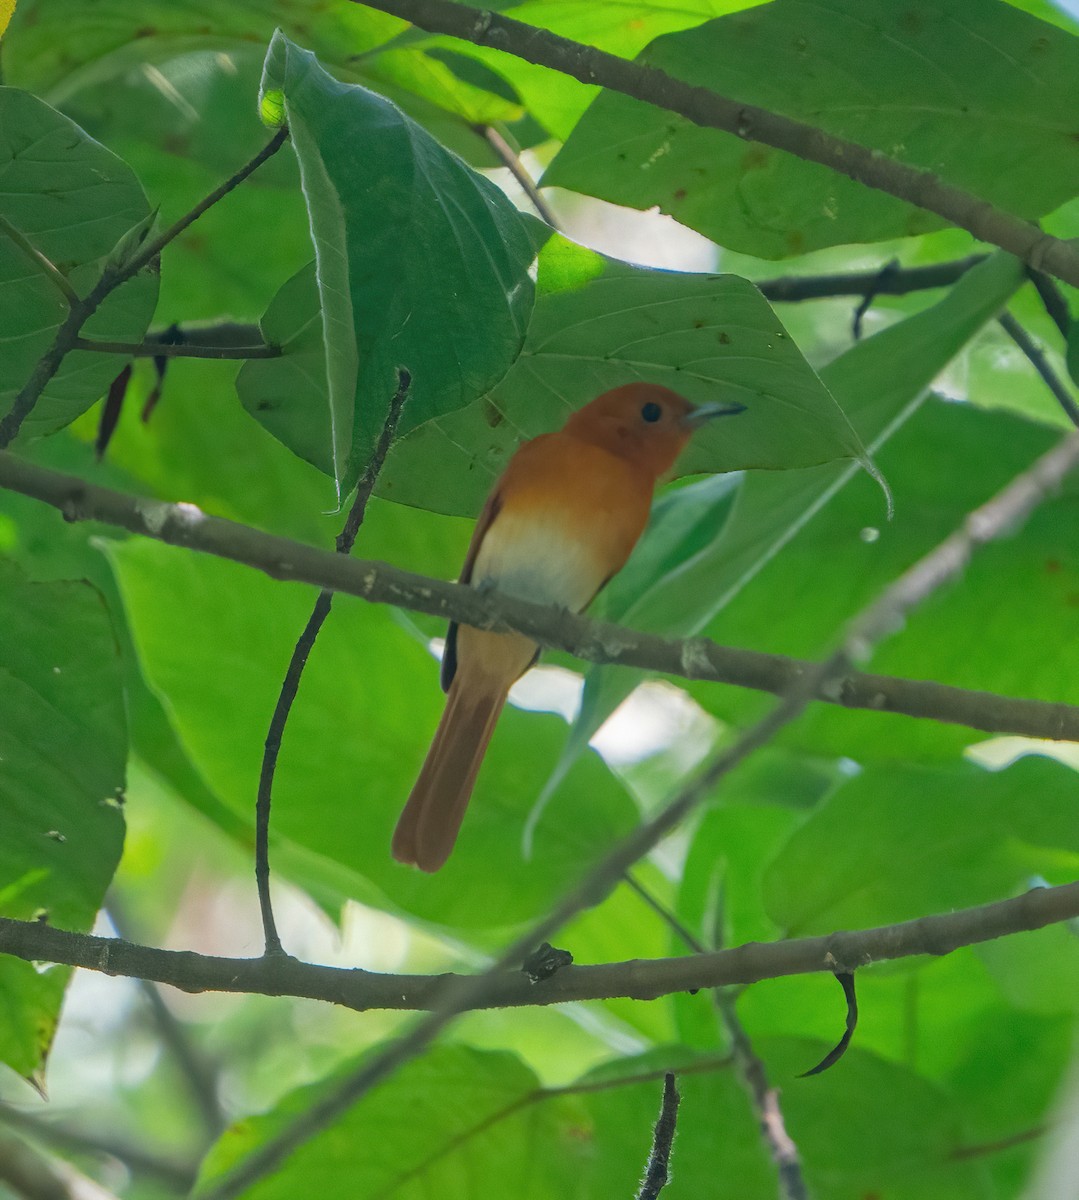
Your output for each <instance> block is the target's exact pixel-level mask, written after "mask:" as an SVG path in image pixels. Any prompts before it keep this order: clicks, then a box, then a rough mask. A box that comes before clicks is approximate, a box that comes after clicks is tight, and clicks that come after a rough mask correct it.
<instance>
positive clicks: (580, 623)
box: [0, 453, 1079, 741]
mask: <svg viewBox="0 0 1079 1200" xmlns="http://www.w3.org/2000/svg"><path fill="white" fill-rule="evenodd" d="M0 487H4V488H8V489H9V490H11V491H15V492H20V493H21V494H23V495H26V496H31V497H33V498H35V499H37V500H40V501H42V502H43V503H45V504H50V505H52V506H53V507H54V508H56V509H58V510H59V511H60V512H61V513H62V514H63V516H64V519H65V520H68V521H82V520H94V521H102V522H104V523H106V524H109V525H115V526H117V527H119V528H121V529H127V530H129V531H130V532H131V533H136V534H141V535H143V536H146V537H153V538H156V539H158V540H159V541H163V542H166V543H168V544H169V545H174V546H184V547H187V548H189V549H193V550H198V551H201V552H203V553H206V554H214V555H217V556H218V557H221V558H227V559H231V560H232V561H234V562H240V563H245V564H246V565H247V566H250V567H254V568H256V569H258V570H260V571H264V572H265V573H266V574H267V575H270V576H271V577H273V578H274V579H289V580H297V581H301V582H304V583H310V584H314V585H315V586H316V587H319V588H326V589H329V590H331V591H337V592H346V593H348V594H350V595H353V596H358V597H359V598H360V599H363V600H368V601H371V602H373V603H379V604H395V605H398V606H399V607H402V608H408V609H412V610H414V611H416V612H424V613H429V614H431V615H433V616H437V617H441V618H443V619H445V620H454V621H459V622H462V623H463V624H466V625H473V626H475V627H476V628H480V629H494V630H516V631H519V632H521V633H526V634H528V636H529V637H532V638H534V639H535V640H536V641H538V642H540V643H541V644H542V645H544V646H549V647H553V648H555V649H559V650H564V651H566V652H567V653H569V654H573V655H575V656H576V657H578V658H582V659H585V660H587V661H589V662H603V663H612V664H621V665H622V666H631V667H642V668H644V669H645V670H650V671H658V672H661V673H663V674H666V675H674V676H678V677H681V678H683V679H698V680H706V681H712V682H717V683H727V684H731V685H733V686H735V687H744V688H751V689H754V690H757V691H764V692H771V693H773V694H774V695H781V694H782V693H784V692H785V691H787V690H789V689H790V688H791V687H793V686H795V685H796V684H797V683H798V682H799V681H800V680H802V679H804V678H805V676H806V674H807V672H808V671H809V670H810V664H809V663H807V662H804V661H801V660H798V659H793V658H787V657H785V656H783V655H775V654H763V653H761V652H759V651H754V650H742V649H736V648H731V647H724V646H719V645H717V644H716V643H715V642H712V641H710V640H708V639H707V638H700V637H698V638H688V639H686V640H684V641H671V640H667V639H665V638H661V637H657V636H656V635H654V634H646V633H638V632H636V631H633V630H629V629H624V628H622V627H620V626H617V625H610V624H607V623H605V622H601V621H593V620H589V619H588V618H587V617H582V616H577V615H576V614H572V613H567V612H564V611H558V610H553V609H548V608H543V607H541V606H539V605H535V604H530V603H528V602H527V601H525V600H518V599H516V598H514V597H508V596H500V595H498V594H496V593H480V592H479V591H477V590H476V589H474V588H469V587H463V586H461V585H459V584H455V583H446V582H444V581H442V580H436V579H428V578H427V577H425V576H422V575H415V574H412V573H411V572H408V571H402V570H399V569H397V568H396V567H391V566H388V565H387V564H385V563H380V562H373V561H364V560H361V559H350V558H344V557H342V556H337V555H334V554H330V553H328V552H327V551H324V550H318V549H315V548H314V547H311V546H307V545H304V544H303V543H302V542H296V541H292V540H290V539H288V538H281V537H275V536H274V535H272V534H268V533H263V532H262V531H261V530H256V529H252V528H250V527H249V526H246V525H240V524H238V523H237V522H234V521H228V520H225V519H223V518H221V517H211V516H207V515H206V514H205V513H203V512H201V511H200V510H199V509H197V508H195V507H194V506H193V505H190V504H168V503H165V502H163V501H158V500H149V499H145V498H141V497H136V496H129V495H126V494H124V493H123V492H117V491H113V490H112V489H110V488H104V487H100V486H98V485H96V484H91V483H86V482H85V481H83V480H81V479H78V478H77V477H75V476H72V475H65V474H62V473H61V472H59V471H53V470H50V469H48V468H46V467H41V466H37V465H35V464H32V463H29V462H24V461H23V460H22V459H19V458H16V457H14V456H13V455H10V454H4V453H0ZM816 699H817V700H818V701H821V702H824V703H828V704H838V705H841V706H843V707H845V708H861V709H869V710H871V711H874V712H887V713H899V714H904V715H906V716H910V717H918V718H922V719H929V720H934V721H945V722H949V723H952V724H958V725H966V726H969V727H970V728H972V729H980V730H982V731H984V732H986V733H1012V734H1019V735H1022V736H1025V737H1039V738H1047V739H1052V740H1056V741H1079V707H1076V706H1073V705H1069V704H1058V703H1053V702H1050V701H1045V700H1027V699H1021V698H1017V697H1007V696H998V695H995V694H994V693H991V692H979V691H972V690H969V689H966V688H957V687H950V686H948V685H945V684H940V683H932V682H927V681H920V680H910V679H899V678H895V677H894V676H887V675H873V674H863V673H859V672H853V671H850V672H846V673H844V674H842V675H841V676H840V677H837V678H836V679H835V680H834V681H833V682H832V683H831V684H829V686H828V687H827V688H826V689H824V690H822V691H818V694H817V696H816Z"/></svg>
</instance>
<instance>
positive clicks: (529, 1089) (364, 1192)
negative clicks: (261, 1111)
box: [194, 1046, 589, 1200]
mask: <svg viewBox="0 0 1079 1200" xmlns="http://www.w3.org/2000/svg"><path fill="white" fill-rule="evenodd" d="M359 1066H360V1063H358V1062H353V1063H350V1064H349V1065H348V1066H346V1067H344V1068H342V1069H340V1070H339V1071H337V1072H335V1073H334V1075H333V1076H332V1077H331V1078H329V1079H326V1080H323V1081H321V1082H320V1083H317V1084H313V1085H311V1086H309V1087H306V1088H300V1089H298V1090H297V1091H295V1092H292V1093H290V1094H289V1095H287V1096H286V1097H285V1098H284V1099H283V1100H282V1101H280V1103H279V1104H278V1105H277V1106H276V1107H275V1108H274V1109H273V1110H272V1111H271V1112H269V1113H267V1114H265V1115H263V1116H258V1117H253V1118H247V1119H245V1120H244V1121H242V1122H240V1123H238V1124H236V1125H234V1126H233V1127H232V1129H230V1130H228V1131H227V1132H226V1133H225V1134H224V1135H223V1136H222V1138H221V1139H220V1141H219V1142H218V1143H217V1145H216V1146H215V1147H214V1149H213V1150H212V1151H211V1152H210V1156H209V1157H208V1159H207V1160H206V1162H205V1163H204V1164H203V1168H202V1171H201V1174H200V1176H199V1181H198V1185H197V1186H196V1189H195V1193H194V1194H195V1196H199V1195H200V1194H202V1193H204V1192H206V1191H207V1190H209V1189H212V1188H213V1186H214V1184H215V1183H216V1182H218V1181H219V1180H220V1179H221V1178H222V1176H223V1175H225V1174H226V1173H227V1172H228V1171H229V1169H230V1168H232V1167H234V1166H235V1165H236V1164H237V1163H239V1162H242V1161H243V1159H244V1158H245V1157H246V1156H247V1155H248V1154H250V1153H252V1152H253V1151H254V1150H256V1149H258V1148H259V1147H260V1146H261V1145H263V1144H264V1143H265V1142H266V1141H267V1140H269V1139H270V1138H271V1137H272V1136H273V1135H274V1134H275V1133H278V1132H280V1131H281V1130H282V1129H284V1128H285V1127H287V1125H288V1124H289V1123H290V1122H291V1121H293V1120H295V1119H296V1118H299V1117H302V1116H303V1115H304V1114H305V1113H306V1112H307V1111H308V1109H309V1108H310V1107H311V1106H312V1105H313V1104H315V1103H316V1102H317V1101H318V1100H319V1099H320V1098H321V1097H322V1096H323V1095H324V1094H326V1093H327V1092H328V1091H330V1090H332V1088H333V1086H334V1084H336V1083H339V1082H340V1081H342V1080H344V1079H345V1078H347V1077H348V1076H349V1075H350V1074H354V1073H355V1072H356V1070H357V1069H358V1068H359ZM579 1120H580V1115H579V1111H578V1106H577V1105H576V1104H575V1103H573V1102H572V1101H571V1100H568V1099H566V1098H558V1097H548V1096H545V1095H544V1093H543V1092H542V1090H541V1089H540V1087H539V1083H538V1080H537V1079H536V1077H535V1075H534V1074H533V1073H532V1071H531V1070H529V1069H528V1067H526V1066H525V1065H524V1063H522V1062H521V1061H520V1060H519V1059H517V1058H516V1057H515V1056H514V1055H512V1054H509V1053H506V1052H493V1051H482V1050H474V1049H471V1048H469V1047H466V1046H439V1047H436V1048H435V1049H433V1050H431V1051H429V1052H428V1053H427V1054H426V1055H424V1057H423V1058H421V1059H417V1060H415V1061H412V1062H409V1063H406V1064H405V1066H403V1067H402V1068H400V1069H399V1070H397V1071H396V1072H394V1074H393V1075H392V1077H391V1078H389V1079H387V1080H386V1081H384V1082H383V1083H382V1084H380V1086H379V1087H378V1088H377V1089H375V1090H374V1091H372V1092H371V1093H370V1094H368V1095H367V1096H365V1097H364V1098H363V1099H362V1100H361V1101H360V1102H359V1103H358V1104H355V1105H353V1106H352V1107H351V1108H349V1109H348V1110H347V1111H346V1112H345V1113H344V1114H343V1115H342V1116H341V1117H340V1118H339V1119H338V1120H337V1121H336V1122H334V1123H333V1124H332V1125H330V1126H329V1127H328V1128H327V1129H325V1130H323V1131H322V1132H320V1133H319V1134H318V1135H317V1136H316V1137H313V1138H311V1139H310V1140H308V1141H306V1142H304V1143H303V1144H302V1145H301V1146H299V1148H298V1149H296V1150H295V1151H294V1152H293V1153H292V1154H291V1155H290V1156H289V1158H288V1160H287V1162H286V1163H285V1164H284V1165H283V1166H282V1167H280V1168H279V1169H277V1170H276V1171H274V1172H273V1174H272V1175H270V1176H268V1177H265V1178H263V1179H261V1180H260V1181H258V1182H257V1183H256V1184H254V1185H253V1186H252V1187H251V1188H249V1189H247V1191H246V1192H245V1195H249V1196H251V1197H252V1200H275V1198H276V1197H293V1196H295V1195H296V1194H297V1193H298V1192H299V1193H304V1194H317V1195H319V1196H323V1197H325V1200H335V1198H336V1197H340V1198H341V1200H346V1198H347V1197H356V1196H370V1197H374V1196H383V1195H386V1196H388V1195H390V1194H392V1195H393V1196H394V1197H395V1200H397V1198H399V1200H422V1198H424V1197H429V1196H433V1195H437V1196H440V1197H444V1198H445V1200H465V1198H466V1197H472V1196H475V1194H476V1193H475V1190H474V1188H475V1182H476V1181H477V1180H492V1179H497V1180H498V1188H499V1190H500V1191H501V1190H502V1189H505V1194H506V1195H514V1196H521V1197H530V1198H533V1200H544V1198H547V1197H550V1198H551V1200H555V1198H556V1197H559V1196H566V1195H569V1194H571V1193H572V1192H573V1189H574V1180H575V1178H576V1175H577V1172H579V1171H580V1170H581V1169H582V1168H583V1167H584V1166H585V1164H586V1163H587V1160H588V1158H589V1146H588V1143H587V1140H586V1139H584V1138H582V1137H581V1136H580V1130H579ZM537 1147H542V1152H541V1153H539V1154H537V1153H536V1148H537Z"/></svg>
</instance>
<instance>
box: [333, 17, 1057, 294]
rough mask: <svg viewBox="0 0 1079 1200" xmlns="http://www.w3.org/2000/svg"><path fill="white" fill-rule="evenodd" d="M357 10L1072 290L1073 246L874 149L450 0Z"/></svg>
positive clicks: (508, 18) (592, 48) (653, 69)
mask: <svg viewBox="0 0 1079 1200" xmlns="http://www.w3.org/2000/svg"><path fill="white" fill-rule="evenodd" d="M354 2H355V3H360V2H361V0H354ZM362 3H364V4H365V5H366V7H368V8H375V9H378V10H379V11H381V12H387V13H390V14H392V15H393V16H395V17H400V18H402V19H403V20H405V21H410V22H412V24H413V25H417V26H419V27H420V28H421V29H426V30H428V31H429V32H430V33H445V34H449V35H450V36H451V37H457V38H461V39H463V40H464V41H469V42H474V43H475V44H476V45H478V46H489V47H490V48H491V49H494V50H503V51H506V52H507V53H509V54H512V55H514V56H516V57H517V58H522V59H524V60H525V62H530V63H534V64H536V65H537V66H541V67H550V68H551V69H552V70H555V71H559V72H561V73H562V74H563V75H570V76H572V77H573V78H574V79H578V80H580V82H581V83H586V84H591V85H597V84H598V85H599V86H600V87H605V88H610V89H611V90H612V91H616V92H622V93H624V94H625V95H627V96H632V97H634V98H635V99H637V100H644V101H646V102H647V103H649V104H654V105H656V106H658V107H659V108H665V109H668V110H669V111H671V112H675V113H678V114H679V115H681V116H683V117H685V118H686V119H687V120H690V121H692V122H693V123H694V124H695V125H701V126H703V127H705V128H709V129H720V130H723V131H725V132H726V133H732V134H734V135H735V136H736V137H739V138H742V139H744V140H745V141H750V142H759V143H761V144H762V145H765V146H773V147H774V148H775V149H777V150H786V151H787V152H788V153H790V154H794V155H796V156H797V157H798V158H802V159H805V160H806V161H808V162H817V163H821V164H822V165H823V166H826V167H830V168H831V169H832V170H833V171H837V172H838V173H839V174H841V175H847V176H849V177H850V178H851V179H854V180H856V181H857V182H859V183H863V184H865V185H866V186H867V187H871V188H876V189H877V190H878V191H882V192H887V193H888V194H889V195H891V196H897V197H898V198H899V199H900V200H905V201H907V202H908V203H909V204H914V205H917V206H918V207H919V208H924V209H926V210H927V211H928V212H932V213H936V214H937V215H938V216H940V217H943V218H944V220H946V221H948V222H949V223H950V224H953V225H958V226H959V227H960V228H961V229H966V230H968V231H969V232H970V233H972V234H973V235H974V236H975V237H976V238H978V239H979V240H981V241H983V242H990V243H992V244H993V245H995V246H999V247H1000V248H1001V249H1002V250H1007V251H1008V252H1009V253H1011V254H1014V255H1016V256H1017V257H1018V258H1021V259H1023V260H1024V262H1027V263H1029V264H1030V265H1031V266H1032V267H1035V268H1036V269H1038V270H1042V271H1048V272H1049V273H1050V274H1052V275H1056V276H1057V277H1058V278H1060V279H1063V280H1065V281H1066V282H1067V283H1071V284H1075V285H1076V286H1079V249H1076V247H1075V246H1073V245H1071V244H1070V243H1069V242H1067V241H1063V240H1061V239H1060V238H1055V237H1050V236H1049V235H1048V234H1045V233H1042V231H1041V230H1040V229H1039V228H1038V227H1037V226H1036V225H1032V224H1030V223H1029V222H1027V221H1023V220H1020V218H1018V217H1014V216H1012V215H1011V214H1010V213H1007V212H1005V211H1004V210H1003V209H999V208H995V207H994V206H993V205H991V204H990V203H989V202H988V201H986V200H983V199H981V198H980V197H978V196H975V195H972V194H971V193H970V192H965V191H963V190H962V189H961V188H957V187H953V186H951V185H950V184H947V183H944V182H942V181H941V180H940V179H939V178H938V177H937V176H936V175H934V174H933V173H932V172H930V171H923V170H921V169H920V168H918V167H911V166H908V165H907V164H905V163H901V162H897V161H896V160H895V159H893V158H889V157H888V156H887V155H885V154H882V153H881V152H880V151H879V150H873V149H870V148H868V147H866V146H860V145H858V144H857V143H855V142H848V141H845V140H844V139H842V138H838V137H833V136H831V135H830V134H827V133H825V132H824V131H823V130H821V129H817V128H815V127H814V126H812V125H807V124H805V123H804V122H802V121H794V120H791V119H790V118H789V117H784V116H780V115H779V114H778V113H774V112H769V111H768V109H765V108H759V107H758V106H757V105H754V104H742V103H740V102H739V101H737V100H732V99H730V98H729V97H727V96H721V95H720V94H719V93H718V92H714V91H710V90H709V89H708V88H703V87H695V86H693V85H692V84H689V83H685V82H684V81H683V80H681V79H675V78H673V77H672V76H670V75H668V74H667V73H666V72H665V71H660V70H658V69H657V68H655V67H648V66H644V65H643V64H641V63H638V62H630V61H628V60H627V59H624V58H618V57H617V56H616V55H613V54H607V53H605V52H604V51H602V50H597V49H596V48H595V47H594V46H585V45H582V44H581V43H579V42H573V41H570V40H569V39H568V38H563V37H559V36H558V35H557V34H554V33H549V32H547V30H544V29H538V28H536V27H535V26H533V25H526V24H524V23H523V22H521V21H515V20H513V19H512V18H511V17H507V16H503V15H502V14H501V13H497V12H490V11H486V10H481V9H476V8H469V7H468V6H467V5H464V4H458V3H455V2H454V0H362Z"/></svg>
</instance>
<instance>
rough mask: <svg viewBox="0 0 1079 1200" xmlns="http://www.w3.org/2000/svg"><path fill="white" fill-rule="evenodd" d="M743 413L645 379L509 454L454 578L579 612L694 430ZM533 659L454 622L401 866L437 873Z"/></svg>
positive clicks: (613, 568) (513, 640)
mask: <svg viewBox="0 0 1079 1200" xmlns="http://www.w3.org/2000/svg"><path fill="white" fill-rule="evenodd" d="M741 411H743V410H742V407H741V406H740V405H727V406H719V405H702V406H700V407H698V408H694V406H693V405H692V404H690V403H689V401H688V400H686V399H685V398H684V397H682V396H679V395H678V394H677V393H676V392H672V391H670V390H669V389H668V388H664V387H658V386H657V385H655V384H650V383H630V384H626V385H624V386H623V387H618V388H615V389H614V390H613V391H610V392H604V394H603V395H602V396H598V397H597V398H596V399H595V400H593V401H592V402H591V403H590V404H587V405H585V407H584V408H582V409H580V410H579V411H578V412H575V413H573V414H572V415H571V416H570V418H569V419H568V420H567V421H566V424H565V426H564V428H563V429H562V430H560V431H559V432H558V433H546V434H543V435H541V436H540V437H537V438H533V439H532V441H530V442H525V444H524V445H523V446H521V447H520V449H519V450H518V451H517V453H516V454H514V456H513V458H512V459H511V460H510V462H509V465H508V466H507V467H506V470H505V471H504V472H503V474H502V476H501V478H500V479H499V480H498V482H497V483H496V484H495V486H494V489H493V491H492V492H491V494H490V496H489V497H488V498H487V503H486V504H485V505H484V508H483V511H482V513H481V514H480V518H479V521H478V522H477V524H476V530H475V532H474V533H473V535H472V542H471V544H470V545H469V548H468V554H467V556H466V558H465V564H464V568H463V570H462V571H461V582H462V583H468V584H471V585H472V586H473V587H480V588H497V589H498V590H499V591H501V592H505V593H507V594H508V595H512V596H520V597H522V598H523V599H526V600H532V601H534V602H535V603H537V604H551V605H557V606H559V607H561V608H567V609H570V610H571V611H573V612H578V611H580V610H581V609H583V608H584V607H585V606H586V605H587V604H588V603H589V601H591V599H592V597H593V596H595V594H596V593H597V592H598V591H599V590H600V588H601V587H603V585H604V584H605V583H606V582H607V580H608V579H610V578H611V576H612V575H614V574H615V573H616V572H617V571H619V570H621V568H622V566H623V565H624V564H625V562H626V559H627V558H629V555H630V551H631V550H632V549H633V547H634V545H636V543H637V539H638V538H639V537H640V536H641V534H642V533H643V532H644V527H645V524H646V523H647V521H648V512H649V509H650V508H651V504H652V494H653V492H654V490H655V485H656V481H657V480H658V479H659V478H660V477H661V476H663V475H664V474H666V473H667V472H668V471H669V470H670V469H671V467H672V466H673V465H674V462H675V459H676V458H677V457H678V455H679V453H680V452H681V451H682V449H683V447H684V446H685V445H686V443H687V442H688V441H689V439H690V437H691V435H692V433H693V430H694V428H695V427H696V426H697V425H698V424H700V423H701V422H703V421H704V420H706V419H708V418H709V417H715V416H724V415H733V414H734V413H738V412H741ZM538 655H539V647H538V646H537V645H536V643H535V642H533V641H532V640H531V639H529V638H527V637H524V636H523V635H521V634H500V633H485V632H482V631H481V630H477V629H470V628H469V627H468V626H461V627H460V628H458V626H457V625H456V624H454V625H451V626H450V628H449V633H448V635H447V638H446V652H445V655H444V657H443V660H442V686H443V687H444V688H445V689H446V691H447V692H448V693H449V696H448V699H447V701H446V710H445V712H444V713H443V715H442V720H441V721H440V722H439V726H438V730H437V731H436V733H435V737H434V741H433V742H432V743H431V748H430V750H429V751H428V752H427V759H426V761H425V762H424V764H423V768H422V769H421V771H420V774H419V778H418V779H417V780H416V783H415V786H414V787H413V789H412V793H411V795H410V796H409V798H408V803H407V804H406V805H405V808H404V811H403V812H402V813H401V818H400V820H399V821H398V822H397V829H396V831H395V832H394V835H393V854H394V857H395V858H396V859H398V860H399V861H400V862H403V863H413V864H415V865H416V866H418V867H420V868H422V869H423V870H424V871H437V870H438V868H439V867H441V866H442V864H443V863H444V862H445V861H446V859H447V858H448V857H449V854H450V851H451V850H452V849H453V844H454V842H455V841H456V840H457V832H458V830H459V829H460V827H461V821H462V819H463V817H464V815H465V808H466V807H467V805H468V800H469V797H470V796H471V794H472V788H473V786H474V784H475V782H476V775H477V773H478V772H479V769H480V764H481V762H482V761H483V755H484V752H485V751H486V749H487V744H488V742H489V741H490V740H491V734H492V733H493V732H494V727H495V722H496V721H497V720H498V716H499V714H500V713H501V711H502V708H503V706H504V705H505V703H506V696H507V694H508V692H509V690H510V688H511V687H512V686H513V684H514V683H515V682H516V681H517V680H518V679H519V678H520V677H521V676H522V675H523V674H524V673H525V671H527V670H528V668H529V667H530V666H531V665H532V664H533V663H534V662H535V661H536V658H537V657H538Z"/></svg>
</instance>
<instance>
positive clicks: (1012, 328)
mask: <svg viewBox="0 0 1079 1200" xmlns="http://www.w3.org/2000/svg"><path fill="white" fill-rule="evenodd" d="M998 320H999V321H1000V326H1001V328H1002V329H1003V330H1004V332H1005V333H1006V334H1007V335H1008V336H1009V337H1010V338H1011V339H1012V341H1013V342H1015V344H1016V345H1017V346H1018V347H1019V349H1020V350H1022V352H1023V353H1024V354H1025V355H1026V357H1027V361H1028V362H1029V363H1030V365H1031V366H1032V367H1033V368H1034V370H1035V371H1037V372H1038V374H1039V375H1040V376H1041V378H1042V382H1043V383H1044V384H1045V386H1046V387H1047V388H1048V389H1049V390H1050V391H1051V392H1052V393H1053V396H1054V397H1055V398H1056V401H1057V403H1058V404H1059V405H1060V407H1061V408H1062V409H1063V410H1064V411H1065V413H1067V415H1068V419H1069V420H1070V421H1071V423H1072V424H1073V425H1074V426H1075V427H1076V428H1077V429H1079V404H1077V403H1076V400H1075V397H1074V396H1073V395H1072V393H1071V388H1069V387H1068V385H1067V384H1066V383H1065V382H1064V380H1063V379H1061V378H1060V376H1059V375H1057V373H1056V371H1054V370H1053V368H1052V366H1051V365H1050V363H1049V360H1048V359H1047V358H1046V357H1045V351H1044V350H1043V349H1042V348H1041V346H1039V345H1038V343H1037V342H1036V341H1035V340H1034V339H1033V338H1032V337H1031V336H1030V334H1029V333H1027V331H1026V330H1025V329H1024V328H1023V326H1022V325H1021V324H1020V323H1019V322H1018V321H1017V320H1016V319H1015V317H1013V316H1012V314H1011V313H1010V312H1008V311H1007V310H1005V311H1004V312H1002V313H1001V314H1000V317H999V318H998Z"/></svg>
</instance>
